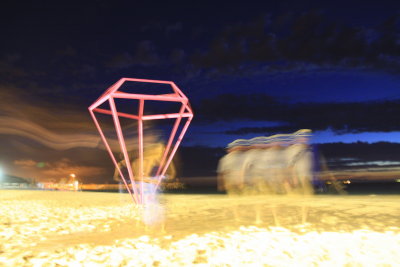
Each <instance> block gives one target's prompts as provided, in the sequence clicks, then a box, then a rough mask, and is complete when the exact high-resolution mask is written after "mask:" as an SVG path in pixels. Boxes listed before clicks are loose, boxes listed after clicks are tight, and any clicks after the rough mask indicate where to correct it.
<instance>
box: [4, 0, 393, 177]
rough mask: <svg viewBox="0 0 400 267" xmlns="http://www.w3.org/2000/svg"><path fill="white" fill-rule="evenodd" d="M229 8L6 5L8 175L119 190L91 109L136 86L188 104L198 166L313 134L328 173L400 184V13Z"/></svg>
mask: <svg viewBox="0 0 400 267" xmlns="http://www.w3.org/2000/svg"><path fill="white" fill-rule="evenodd" d="M167 2H168V3H167ZM232 2H233V1H210V2H207V1H198V2H197V3H192V1H182V2H169V1H160V2H156V1H140V2H139V1H137V2H135V1H100V0H99V1H91V2H90V3H89V1H84V2H82V1H80V2H74V1H68V2H67V1H65V2H63V3H59V2H57V1H56V2H54V1H35V2H30V3H24V4H22V3H21V2H17V1H10V2H9V3H2V4H1V10H2V15H1V16H0V21H1V23H0V29H1V33H2V34H1V35H2V38H1V42H0V48H1V49H0V99H1V105H0V147H1V150H0V166H1V168H2V169H3V170H4V172H5V173H8V174H11V175H17V176H21V177H26V178H36V179H37V180H43V181H44V180H51V179H53V180H57V179H60V178H62V177H67V176H68V175H69V174H70V173H76V174H77V176H78V177H79V178H80V179H81V180H82V181H84V182H105V181H110V180H111V175H112V172H113V167H112V164H111V161H110V159H109V158H108V155H107V153H106V152H105V151H104V150H103V148H102V145H101V144H100V137H99V135H98V133H97V131H96V129H95V126H94V124H93V122H92V121H91V118H90V115H89V113H88V111H87V107H88V106H89V105H90V104H92V103H93V102H94V101H95V100H96V99H97V97H99V96H100V94H102V93H103V92H104V90H106V89H107V88H108V87H109V86H111V85H112V84H113V83H115V82H116V81H117V80H118V79H120V78H121V77H134V78H144V79H158V80H170V81H174V82H175V83H176V84H177V85H178V86H179V87H180V88H181V90H182V91H183V92H184V93H185V94H186V95H187V96H188V98H189V99H190V101H191V104H192V106H193V109H194V113H195V118H194V120H193V122H192V125H191V126H190V128H189V131H188V133H187V136H186V139H185V140H184V141H183V143H182V145H183V146H184V147H185V148H184V149H186V150H184V151H183V153H186V154H187V155H188V157H189V158H190V157H191V158H192V159H193V160H192V161H194V160H195V159H196V160H197V159H198V158H199V156H198V155H200V154H202V153H206V152H205V151H209V153H212V155H213V157H215V158H217V157H219V156H220V154H218V153H214V152H215V151H216V150H213V149H215V148H223V147H225V146H226V145H227V144H228V143H230V142H232V141H233V140H235V139H237V138H252V137H256V136H261V135H272V134H277V133H290V132H294V131H296V130H298V129H302V128H307V129H311V130H313V132H314V136H313V139H312V142H313V143H314V144H315V145H316V146H319V147H320V150H321V151H322V152H323V153H324V156H325V157H327V161H328V162H329V163H330V166H331V168H332V169H341V168H342V169H343V168H352V169H355V167H357V168H359V171H360V172H365V171H368V170H371V171H377V169H379V171H382V170H384V169H386V170H387V171H390V172H391V173H394V174H395V175H397V173H398V171H400V155H397V153H395V151H398V149H399V148H400V121H399V114H400V3H399V2H398V1H383V0H381V1H350V0H347V1H339V0H338V1H284V0H283V1H269V2H270V3H264V4H260V3H259V2H262V1H254V2H249V1H246V2H242V3H239V2H237V3H232ZM265 2H266V1H265ZM342 143H344V144H342ZM190 147H192V148H193V149H192V150H190ZM194 147H196V149H194ZM199 147H201V149H202V151H203V152H198V151H199V149H200V148H199ZM201 149H200V150H201ZM190 151H192V152H190ZM193 151H197V152H196V153H197V154H196V155H195V154H193V153H195V152H193ZM191 153H192V154H191ZM186 154H185V155H186ZM202 155H203V154H202ZM181 158H182V156H181ZM183 164H185V160H183ZM191 164H192V165H193V163H187V166H192V165H191ZM194 165H195V164H194ZM200 165H201V164H200ZM214 165H215V164H214ZM204 168H209V171H210V173H212V172H213V171H215V170H213V168H215V166H213V163H210V165H208V166H206V167H204ZM197 169H198V170H199V175H200V174H202V173H200V172H201V170H200V169H201V168H200V167H198V168H197ZM195 170H196V167H193V168H192V172H190V170H189V171H188V173H190V175H192V176H195V175H196V173H195V172H196V171H195ZM378 176H379V175H377V177H376V178H379V177H378Z"/></svg>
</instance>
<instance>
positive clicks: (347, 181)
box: [343, 180, 351, 184]
mask: <svg viewBox="0 0 400 267" xmlns="http://www.w3.org/2000/svg"><path fill="white" fill-rule="evenodd" d="M343 183H344V184H351V181H350V180H346V181H343Z"/></svg>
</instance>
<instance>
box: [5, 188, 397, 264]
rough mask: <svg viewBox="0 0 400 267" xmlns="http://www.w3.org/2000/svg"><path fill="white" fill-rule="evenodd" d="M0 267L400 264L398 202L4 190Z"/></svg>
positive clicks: (357, 198) (379, 197) (385, 198)
mask: <svg viewBox="0 0 400 267" xmlns="http://www.w3.org/2000/svg"><path fill="white" fill-rule="evenodd" d="M0 214H1V217H0V266H192V265H199V266H321V265H323V266H344V265H347V266H399V265H400V257H399V256H398V251H400V196H393V195H392V196H385V195H365V196H348V195H347V196H310V197H307V198H304V197H299V196H293V197H265V196H252V197H250V196H248V197H228V196H226V195H195V194H192V195H189V194H187V195H184V194H176V195H175V194H165V195H160V196H159V204H157V205H156V204H153V205H149V206H147V207H145V208H140V207H136V206H134V205H133V203H132V202H131V200H130V197H129V196H128V195H127V194H118V193H92V192H58V191H29V190H21V191H14V190H2V191H0Z"/></svg>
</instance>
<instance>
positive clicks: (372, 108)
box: [195, 94, 400, 134]
mask: <svg viewBox="0 0 400 267" xmlns="http://www.w3.org/2000/svg"><path fill="white" fill-rule="evenodd" d="M195 111H196V114H197V115H198V117H199V119H200V120H204V121H219V120H220V121H221V120H222V121H235V120H240V119H245V120H258V121H266V122H267V121H268V123H269V122H271V121H272V122H279V123H280V124H279V125H277V126H269V125H268V124H267V125H268V126H267V125H266V127H262V126H259V127H238V128H237V129H230V130H228V131H225V133H226V134H246V133H260V134H269V133H276V132H292V131H295V130H298V129H303V128H307V129H311V130H313V131H319V130H329V129H330V130H333V131H334V132H336V133H338V134H344V133H360V132H391V131H400V125H399V124H398V122H397V121H398V118H397V115H396V114H399V113H400V100H392V101H375V102H365V103H358V102H357V103H298V104H287V103H282V102H279V101H277V100H276V99H274V98H273V97H271V96H268V95H265V94H247V95H231V94H224V95H219V96H217V97H214V98H211V99H205V100H203V101H202V103H201V104H200V105H198V106H195Z"/></svg>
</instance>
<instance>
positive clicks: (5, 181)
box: [0, 174, 30, 189]
mask: <svg viewBox="0 0 400 267" xmlns="http://www.w3.org/2000/svg"><path fill="white" fill-rule="evenodd" d="M29 184H30V183H29V182H28V181H27V180H25V179H23V178H21V177H17V176H12V175H6V174H4V175H2V176H1V177H0V188H9V189H19V188H28V187H29Z"/></svg>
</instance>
